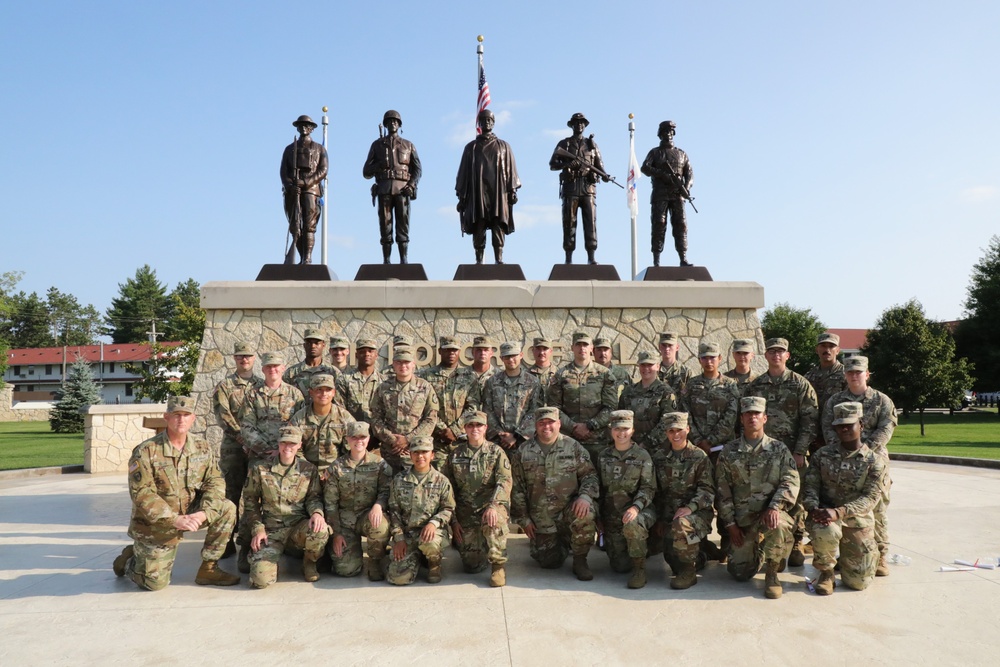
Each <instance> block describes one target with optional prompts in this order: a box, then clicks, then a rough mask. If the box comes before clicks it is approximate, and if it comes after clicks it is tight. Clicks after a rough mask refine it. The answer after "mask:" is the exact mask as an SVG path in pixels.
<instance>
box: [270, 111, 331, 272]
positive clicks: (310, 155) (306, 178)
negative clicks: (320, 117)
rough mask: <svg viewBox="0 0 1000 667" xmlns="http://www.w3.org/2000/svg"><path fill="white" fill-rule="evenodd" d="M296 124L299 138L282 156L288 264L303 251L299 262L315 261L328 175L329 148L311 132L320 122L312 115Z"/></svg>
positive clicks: (308, 262) (286, 259)
mask: <svg viewBox="0 0 1000 667" xmlns="http://www.w3.org/2000/svg"><path fill="white" fill-rule="evenodd" d="M292 125H294V126H295V128H296V129H297V130H298V131H299V137H298V139H296V140H295V141H293V142H292V143H290V144H288V146H286V147H285V152H284V153H282V155H281V188H282V192H283V193H284V199H285V216H286V217H287V218H288V232H289V233H290V234H291V236H292V244H291V247H289V249H288V252H287V253H286V254H285V264H292V263H294V260H295V251H296V249H297V250H298V251H299V264H312V251H313V245H314V244H315V242H316V223H317V222H319V212H320V200H321V199H322V198H323V179H324V178H326V170H327V158H326V148H324V147H323V145H322V144H318V143H316V142H315V141H313V140H312V137H310V136H309V135H310V134H312V131H313V130H315V129H316V123H314V122H313V119H312V118H310V117H309V116H299V117H298V118H297V119H296V120H295V122H294V123H292Z"/></svg>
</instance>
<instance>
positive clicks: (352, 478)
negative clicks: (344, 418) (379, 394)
mask: <svg viewBox="0 0 1000 667" xmlns="http://www.w3.org/2000/svg"><path fill="white" fill-rule="evenodd" d="M346 430H347V442H348V445H349V451H348V453H347V454H344V455H343V456H341V457H340V458H338V459H337V460H336V461H334V462H333V465H332V466H330V469H329V476H328V477H327V480H326V485H325V486H324V491H323V501H324V505H325V506H326V521H327V523H329V524H330V528H331V530H332V531H333V537H332V538H331V540H330V549H329V551H330V559H331V561H332V563H333V572H334V573H335V574H337V575H338V576H341V577H353V576H356V575H358V574H359V573H360V572H361V569H362V567H363V566H364V560H363V559H364V556H363V554H362V552H361V537H362V536H364V537H366V538H367V539H368V580H369V581H382V579H384V578H385V573H384V562H385V549H386V545H387V544H388V542H389V519H388V516H387V513H388V509H389V483H390V481H391V480H392V469H391V468H390V467H389V464H388V463H386V462H385V461H383V460H382V458H381V457H380V456H379V455H378V454H376V453H375V452H369V451H368V424H366V423H365V422H351V423H350V424H348V425H347V429H346Z"/></svg>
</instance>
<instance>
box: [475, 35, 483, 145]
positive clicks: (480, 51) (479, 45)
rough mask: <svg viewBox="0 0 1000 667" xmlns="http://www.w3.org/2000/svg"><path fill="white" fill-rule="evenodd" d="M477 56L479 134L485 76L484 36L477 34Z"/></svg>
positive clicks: (477, 131)
mask: <svg viewBox="0 0 1000 667" xmlns="http://www.w3.org/2000/svg"><path fill="white" fill-rule="evenodd" d="M476 58H477V59H478V61H479V62H478V68H477V70H476V91H477V93H476V134H479V133H480V132H481V130H480V129H479V112H480V111H482V109H481V108H480V106H481V104H482V90H483V89H482V85H483V84H482V80H481V79H482V78H483V76H484V75H483V36H482V35H476Z"/></svg>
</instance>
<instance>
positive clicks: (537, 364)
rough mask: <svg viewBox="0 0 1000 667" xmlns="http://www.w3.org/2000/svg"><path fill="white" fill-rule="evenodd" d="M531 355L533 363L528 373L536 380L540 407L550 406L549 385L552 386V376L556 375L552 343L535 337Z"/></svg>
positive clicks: (540, 337) (541, 337) (543, 338)
mask: <svg viewBox="0 0 1000 667" xmlns="http://www.w3.org/2000/svg"><path fill="white" fill-rule="evenodd" d="M531 355H532V356H533V357H534V358H535V361H534V363H533V364H532V365H531V368H529V369H528V372H529V373H531V374H532V375H534V376H535V377H536V378H538V385H539V386H540V387H541V399H542V405H551V403H549V385H550V384H552V376H553V375H555V374H556V367H555V364H553V363H552V341H550V340H549V339H548V338H545V337H543V336H536V337H535V338H534V339H533V340H532V342H531Z"/></svg>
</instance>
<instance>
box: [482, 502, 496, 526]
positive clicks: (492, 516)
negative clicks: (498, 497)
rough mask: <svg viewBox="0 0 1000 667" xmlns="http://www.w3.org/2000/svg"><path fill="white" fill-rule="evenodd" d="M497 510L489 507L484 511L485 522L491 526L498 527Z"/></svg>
mask: <svg viewBox="0 0 1000 667" xmlns="http://www.w3.org/2000/svg"><path fill="white" fill-rule="evenodd" d="M497 520H498V517H497V511H496V509H495V508H493V507H487V508H486V511H485V512H483V523H485V524H486V525H487V526H489V527H490V528H496V527H497Z"/></svg>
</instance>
